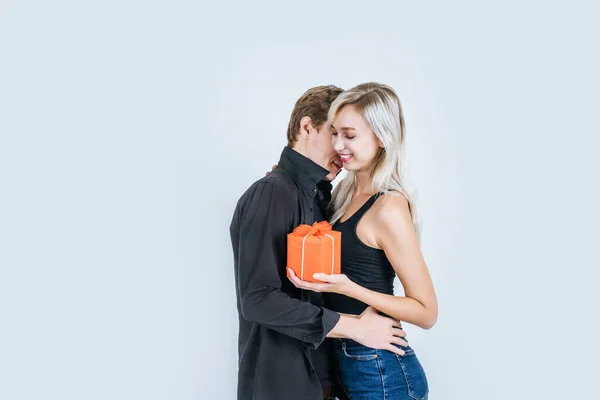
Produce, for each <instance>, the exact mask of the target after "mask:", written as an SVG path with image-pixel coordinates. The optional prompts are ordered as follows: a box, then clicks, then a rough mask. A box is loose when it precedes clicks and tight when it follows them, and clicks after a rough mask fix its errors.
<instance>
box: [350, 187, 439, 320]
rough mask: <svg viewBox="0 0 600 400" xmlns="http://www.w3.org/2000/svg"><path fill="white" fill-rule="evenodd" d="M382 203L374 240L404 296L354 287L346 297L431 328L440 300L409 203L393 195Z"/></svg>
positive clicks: (379, 208) (378, 210)
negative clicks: (396, 276) (421, 247)
mask: <svg viewBox="0 0 600 400" xmlns="http://www.w3.org/2000/svg"><path fill="white" fill-rule="evenodd" d="M383 200H384V202H383V203H382V204H381V207H378V209H377V212H376V213H375V215H374V218H375V221H374V223H375V224H376V226H377V230H376V231H375V240H376V241H377V244H378V246H379V247H381V248H382V249H383V251H384V252H385V255H386V257H387V258H388V260H389V261H390V263H391V264H392V267H393V268H394V271H395V272H396V274H397V275H398V278H399V279H400V282H401V283H402V286H403V287H404V294H405V297H401V296H393V295H387V294H382V293H378V292H374V291H372V290H368V289H365V288H364V287H361V286H359V285H351V286H350V288H349V290H350V293H348V294H347V296H350V297H354V298H355V299H357V300H360V301H362V302H363V303H366V304H368V305H370V306H372V307H374V308H376V309H378V310H379V311H381V312H383V313H385V314H387V315H389V316H390V317H392V318H395V319H399V320H401V321H406V322H409V323H411V324H414V325H417V326H419V327H421V328H423V329H430V328H431V327H433V325H435V323H436V321H437V316H438V304H437V298H436V295H435V291H434V289H433V283H432V281H431V277H430V275H429V271H428V269H427V265H426V264H425V260H424V259H423V255H422V254H421V250H420V246H419V241H418V238H417V234H416V232H415V229H414V226H413V223H412V220H411V217H410V211H409V207H408V201H407V200H406V198H405V197H404V196H390V195H387V196H385V197H384V199H383ZM374 211H375V210H374Z"/></svg>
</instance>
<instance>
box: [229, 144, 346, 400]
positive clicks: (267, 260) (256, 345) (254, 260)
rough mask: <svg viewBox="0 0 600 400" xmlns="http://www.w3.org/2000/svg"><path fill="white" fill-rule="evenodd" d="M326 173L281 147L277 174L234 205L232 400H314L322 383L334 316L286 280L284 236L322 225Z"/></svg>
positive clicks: (319, 395)
mask: <svg viewBox="0 0 600 400" xmlns="http://www.w3.org/2000/svg"><path fill="white" fill-rule="evenodd" d="M327 174H328V171H327V170H326V169H324V168H322V167H320V166H319V165H317V164H315V163H314V162H312V161H311V160H309V159H308V158H306V157H304V156H302V155H301V154H300V153H298V152H296V151H295V150H293V149H291V148H289V147H285V148H284V150H283V152H282V154H281V159H280V160H279V163H278V168H277V169H276V170H275V171H273V172H271V174H270V175H268V176H266V177H264V178H262V179H260V180H259V181H257V182H255V183H254V184H253V185H252V186H251V187H250V188H249V189H248V190H247V191H246V193H244V195H242V197H241V198H240V200H239V201H238V204H237V207H236V209H235V213H234V215H233V219H232V221H231V226H230V233H231V243H232V246H233V255H234V271H235V284H236V295H237V308H238V314H239V329H240V331H239V337H238V355H239V369H238V400H251V399H254V400H282V399H286V400H312V399H314V400H318V399H321V398H322V390H321V387H322V385H327V384H328V383H329V382H327V380H328V379H329V378H330V376H329V371H330V365H329V360H328V354H327V350H328V349H327V346H321V344H322V343H323V341H324V340H325V337H326V335H327V333H329V331H331V329H333V327H334V326H335V325H336V324H337V322H338V320H339V318H340V317H339V314H337V313H334V312H333V311H330V310H328V309H326V308H323V307H322V306H323V296H322V294H320V293H314V292H309V291H301V290H299V289H297V288H296V287H294V285H293V284H292V283H291V282H290V281H289V280H288V279H287V275H286V264H287V234H288V233H290V232H291V231H292V230H293V229H294V228H295V227H296V226H298V225H299V224H301V223H305V224H312V223H313V222H315V218H318V219H322V217H323V216H324V210H322V207H324V206H326V204H327V203H328V201H329V199H330V198H331V184H330V183H329V182H322V180H323V178H324V177H325V176H326V175H327Z"/></svg>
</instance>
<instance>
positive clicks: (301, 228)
mask: <svg viewBox="0 0 600 400" xmlns="http://www.w3.org/2000/svg"><path fill="white" fill-rule="evenodd" d="M331 230H332V228H331V225H329V222H327V221H321V222H315V223H314V224H312V226H310V225H306V224H302V225H298V226H297V227H296V229H294V231H293V232H292V234H293V235H295V236H304V239H302V264H301V265H302V267H301V271H300V279H302V280H304V245H305V242H306V238H307V237H309V236H321V235H323V236H327V237H328V238H329V239H331V273H332V274H333V269H334V265H335V255H334V254H335V253H334V247H335V245H334V240H333V237H332V236H331V235H328V233H329V232H331Z"/></svg>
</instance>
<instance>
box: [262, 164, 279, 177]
mask: <svg viewBox="0 0 600 400" xmlns="http://www.w3.org/2000/svg"><path fill="white" fill-rule="evenodd" d="M276 169H277V164H275V165H273V166H272V167H271V171H267V173H265V176H267V175H269V174H270V173H271V172H273V171H275V170H276Z"/></svg>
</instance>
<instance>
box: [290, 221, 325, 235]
mask: <svg viewBox="0 0 600 400" xmlns="http://www.w3.org/2000/svg"><path fill="white" fill-rule="evenodd" d="M329 232H331V225H329V222H327V221H321V222H315V223H314V224H312V226H311V225H306V224H302V225H298V226H297V227H296V229H294V231H293V232H292V233H293V234H294V235H296V236H320V235H325V234H326V233H329Z"/></svg>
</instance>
